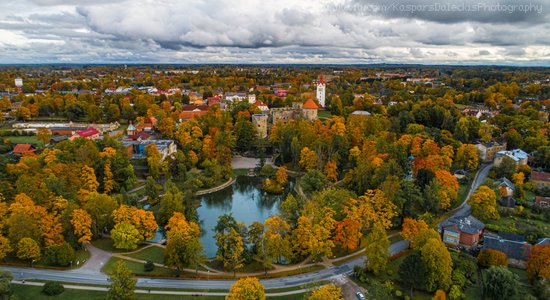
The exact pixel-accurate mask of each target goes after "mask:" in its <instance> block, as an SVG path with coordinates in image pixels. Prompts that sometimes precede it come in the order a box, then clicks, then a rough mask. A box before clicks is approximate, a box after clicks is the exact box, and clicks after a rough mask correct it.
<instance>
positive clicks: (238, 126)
mask: <svg viewBox="0 0 550 300" xmlns="http://www.w3.org/2000/svg"><path fill="white" fill-rule="evenodd" d="M235 134H236V135H237V151H239V152H246V151H249V150H250V149H251V148H252V146H254V144H255V142H256V140H257V136H258V134H257V132H256V129H255V128H254V125H253V124H252V122H250V121H249V120H247V119H246V118H245V117H240V118H239V119H238V120H237V122H235Z"/></svg>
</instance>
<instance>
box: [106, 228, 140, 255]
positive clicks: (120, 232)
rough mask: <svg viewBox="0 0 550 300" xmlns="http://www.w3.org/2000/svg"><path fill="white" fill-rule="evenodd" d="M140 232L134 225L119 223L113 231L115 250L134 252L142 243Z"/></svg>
mask: <svg viewBox="0 0 550 300" xmlns="http://www.w3.org/2000/svg"><path fill="white" fill-rule="evenodd" d="M140 236H141V235H140V233H139V230H137V229H136V227H135V226H134V225H132V224H128V223H119V224H116V226H115V228H113V230H111V238H112V239H113V242H114V245H115V248H117V249H126V250H134V249H137V246H138V245H139V243H140V242H141V239H140Z"/></svg>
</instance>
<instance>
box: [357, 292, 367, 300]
mask: <svg viewBox="0 0 550 300" xmlns="http://www.w3.org/2000/svg"><path fill="white" fill-rule="evenodd" d="M355 295H357V299H359V300H365V295H363V293H361V292H357V293H355Z"/></svg>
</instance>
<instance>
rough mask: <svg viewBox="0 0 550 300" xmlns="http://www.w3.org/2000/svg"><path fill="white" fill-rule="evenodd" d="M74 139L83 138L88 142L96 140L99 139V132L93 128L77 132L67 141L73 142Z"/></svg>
mask: <svg viewBox="0 0 550 300" xmlns="http://www.w3.org/2000/svg"><path fill="white" fill-rule="evenodd" d="M76 138H85V139H89V140H98V139H99V131H97V129H95V128H93V127H88V128H86V129H84V130H79V131H77V132H76V133H75V134H73V135H72V136H71V137H70V138H69V139H70V140H74V139H76Z"/></svg>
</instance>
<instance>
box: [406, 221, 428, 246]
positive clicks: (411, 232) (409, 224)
mask: <svg viewBox="0 0 550 300" xmlns="http://www.w3.org/2000/svg"><path fill="white" fill-rule="evenodd" d="M427 229H428V224H426V222H424V220H415V219H411V218H405V219H404V220H403V226H402V227H401V237H402V238H403V239H404V240H408V241H410V243H411V247H416V238H417V237H418V235H419V233H420V232H421V231H422V230H427Z"/></svg>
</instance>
